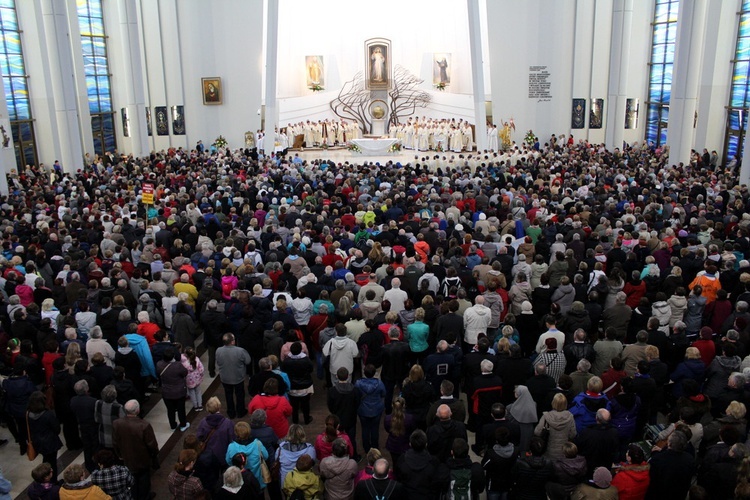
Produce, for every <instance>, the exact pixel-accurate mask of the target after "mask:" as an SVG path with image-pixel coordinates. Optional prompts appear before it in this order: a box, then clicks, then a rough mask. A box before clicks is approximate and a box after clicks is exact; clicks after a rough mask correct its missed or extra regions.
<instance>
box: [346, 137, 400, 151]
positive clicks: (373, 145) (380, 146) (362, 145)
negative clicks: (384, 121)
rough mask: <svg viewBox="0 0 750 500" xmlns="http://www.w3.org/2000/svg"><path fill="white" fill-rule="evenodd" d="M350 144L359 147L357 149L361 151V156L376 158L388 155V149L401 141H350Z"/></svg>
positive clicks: (391, 139) (385, 139)
mask: <svg viewBox="0 0 750 500" xmlns="http://www.w3.org/2000/svg"><path fill="white" fill-rule="evenodd" d="M351 142H352V143H354V144H356V145H357V146H359V149H361V150H362V153H361V154H363V155H369V156H376V155H384V154H388V153H389V151H388V150H389V149H390V147H391V146H393V145H394V144H396V143H399V142H401V140H400V139H394V138H392V137H385V138H383V139H352V140H351Z"/></svg>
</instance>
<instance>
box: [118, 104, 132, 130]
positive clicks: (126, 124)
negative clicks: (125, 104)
mask: <svg viewBox="0 0 750 500" xmlns="http://www.w3.org/2000/svg"><path fill="white" fill-rule="evenodd" d="M120 118H122V135H123V136H125V137H130V119H129V118H128V108H121V109H120Z"/></svg>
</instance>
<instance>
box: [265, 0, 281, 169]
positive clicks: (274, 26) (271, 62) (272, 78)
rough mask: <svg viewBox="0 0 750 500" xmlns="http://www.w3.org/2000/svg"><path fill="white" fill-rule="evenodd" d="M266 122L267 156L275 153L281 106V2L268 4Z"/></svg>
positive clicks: (269, 1)
mask: <svg viewBox="0 0 750 500" xmlns="http://www.w3.org/2000/svg"><path fill="white" fill-rule="evenodd" d="M266 5H267V6H268V11H267V12H266V113H265V117H266V122H265V127H264V129H263V134H264V136H265V138H264V139H263V149H264V151H265V153H266V155H270V154H271V153H273V149H274V141H275V138H276V124H277V123H278V121H279V105H278V100H277V99H276V80H277V73H278V72H277V68H276V67H277V65H278V54H279V2H278V1H277V0H268V2H266Z"/></svg>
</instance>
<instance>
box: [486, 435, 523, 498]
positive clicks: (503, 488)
mask: <svg viewBox="0 0 750 500" xmlns="http://www.w3.org/2000/svg"><path fill="white" fill-rule="evenodd" d="M517 457H518V449H517V448H516V447H515V446H514V445H513V443H508V444H507V445H505V446H502V445H499V444H495V445H494V446H493V447H492V448H490V449H488V450H487V452H486V453H485V454H484V457H483V458H482V467H483V468H484V470H485V471H486V473H487V491H488V492H489V491H495V492H507V491H510V487H511V485H512V484H513V476H512V474H511V470H512V468H513V465H514V464H515V463H516V458H517Z"/></svg>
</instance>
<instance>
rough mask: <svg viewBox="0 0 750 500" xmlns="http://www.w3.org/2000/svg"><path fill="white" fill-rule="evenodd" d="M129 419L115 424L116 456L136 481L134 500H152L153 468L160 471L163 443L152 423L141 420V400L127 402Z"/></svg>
mask: <svg viewBox="0 0 750 500" xmlns="http://www.w3.org/2000/svg"><path fill="white" fill-rule="evenodd" d="M124 410H125V418H118V419H117V420H115V421H114V422H113V423H112V439H113V444H114V447H115V453H116V454H117V456H118V457H119V458H120V459H121V460H122V461H123V463H124V464H125V466H126V467H127V468H128V469H130V472H131V473H132V474H133V477H134V478H135V486H133V488H132V490H131V494H132V496H133V499H134V500H148V499H149V498H152V496H151V467H152V466H153V467H154V468H156V469H158V468H159V463H158V460H157V455H158V454H159V444H158V443H157V441H156V436H155V435H154V428H153V427H151V424H149V423H148V422H146V421H145V420H143V419H141V418H140V417H138V413H140V411H141V408H140V405H139V404H138V401H136V400H135V399H131V400H130V401H128V402H127V403H125V407H124Z"/></svg>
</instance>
